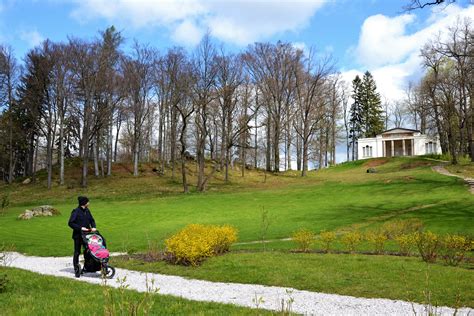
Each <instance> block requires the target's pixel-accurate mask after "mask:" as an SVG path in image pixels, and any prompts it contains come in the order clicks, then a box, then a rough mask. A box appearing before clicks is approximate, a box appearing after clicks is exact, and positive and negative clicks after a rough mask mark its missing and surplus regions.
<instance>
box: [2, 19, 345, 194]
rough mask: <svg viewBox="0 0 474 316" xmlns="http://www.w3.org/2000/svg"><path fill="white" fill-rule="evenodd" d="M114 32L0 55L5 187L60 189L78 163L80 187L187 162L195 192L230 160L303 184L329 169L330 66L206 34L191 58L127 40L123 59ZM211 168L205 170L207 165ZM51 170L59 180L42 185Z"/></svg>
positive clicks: (336, 101) (279, 47) (332, 130)
mask: <svg viewBox="0 0 474 316" xmlns="http://www.w3.org/2000/svg"><path fill="white" fill-rule="evenodd" d="M123 45H124V39H123V37H122V35H121V34H120V32H117V31H116V30H115V28H114V27H110V28H108V29H106V30H105V31H104V32H101V33H100V36H99V37H98V38H97V39H93V40H84V39H79V38H69V39H68V41H67V42H64V43H56V42H51V41H49V40H46V41H44V42H43V43H42V44H41V45H39V46H38V47H35V48H34V49H32V50H30V51H29V52H28V53H27V55H26V56H25V57H24V64H23V65H19V63H18V61H17V60H16V59H15V56H14V54H13V51H12V49H11V48H9V47H8V46H0V100H1V104H0V107H1V114H0V173H1V174H2V177H3V179H4V181H6V182H9V183H11V182H12V181H13V180H14V179H15V178H18V177H31V178H32V180H33V181H35V177H36V173H37V171H38V170H39V169H45V170H46V172H47V175H48V176H47V185H48V188H51V186H52V185H54V184H55V183H57V184H58V185H63V184H64V183H65V179H64V178H65V161H66V160H67V159H68V158H72V157H78V158H79V159H80V161H81V167H82V176H81V185H82V186H84V187H85V186H87V179H88V177H90V176H91V175H90V174H89V172H90V171H89V169H90V168H92V165H93V170H94V176H95V177H105V176H110V175H111V174H112V170H113V169H112V164H113V163H114V162H118V161H120V162H131V163H132V164H133V174H134V175H135V176H138V175H139V172H140V167H139V166H140V163H142V162H154V163H156V165H157V166H158V169H159V172H160V173H165V172H170V173H171V175H172V177H175V176H177V171H179V170H180V171H181V180H182V183H183V190H184V191H185V192H187V191H188V190H189V188H188V187H189V186H188V181H187V172H186V170H187V168H186V162H187V161H188V160H190V159H195V160H196V162H197V171H198V173H197V174H198V180H197V183H196V187H197V189H198V190H199V191H204V190H206V185H207V183H208V180H209V179H210V178H211V177H212V176H213V174H214V173H215V172H218V171H222V172H225V179H226V181H229V172H228V170H229V168H232V167H233V166H234V163H235V162H236V161H237V162H238V163H239V165H240V166H241V170H242V176H244V175H245V168H246V167H247V168H250V167H254V168H255V167H258V168H264V169H265V170H267V171H269V172H279V171H281V170H288V169H291V168H293V167H294V166H293V165H292V162H293V163H294V162H295V161H296V169H297V170H299V171H301V175H302V176H304V175H306V173H307V171H308V169H309V164H310V163H312V164H313V165H314V166H316V167H320V168H321V167H324V166H327V165H329V164H334V163H335V159H336V158H335V157H336V153H335V146H336V143H337V139H338V133H339V129H340V127H339V125H338V124H337V122H338V121H339V120H340V119H341V118H342V115H341V109H342V103H343V102H344V89H343V88H342V84H341V80H340V78H339V76H338V74H337V73H335V71H334V67H333V64H332V62H331V59H330V58H325V57H321V56H319V55H317V54H315V53H314V52H312V51H310V52H303V51H301V50H298V49H296V48H295V47H293V46H292V45H291V44H289V43H282V42H278V43H275V44H271V43H255V44H253V45H250V46H249V47H248V48H247V49H246V50H244V51H243V52H241V53H238V54H232V53H228V52H226V51H225V50H224V49H223V48H220V47H218V45H216V44H215V43H213V42H212V41H211V38H210V36H209V34H208V35H206V36H205V37H204V38H203V40H202V41H201V43H200V44H199V45H198V46H197V47H196V48H195V49H194V50H193V51H192V52H187V51H185V50H184V49H182V48H179V47H174V48H170V49H168V50H167V51H166V52H160V51H158V50H157V49H155V48H153V47H151V46H149V45H144V44H141V43H138V42H135V43H133V45H131V48H130V49H128V52H127V53H125V52H124V51H123ZM209 161H210V162H211V165H212V166H213V167H212V168H211V169H206V162H209ZM54 165H57V166H58V169H59V177H57V178H56V177H55V176H53V174H54V173H53V166H54Z"/></svg>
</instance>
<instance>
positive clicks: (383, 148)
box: [382, 140, 385, 157]
mask: <svg viewBox="0 0 474 316" xmlns="http://www.w3.org/2000/svg"><path fill="white" fill-rule="evenodd" d="M382 157H385V141H384V140H383V141H382Z"/></svg>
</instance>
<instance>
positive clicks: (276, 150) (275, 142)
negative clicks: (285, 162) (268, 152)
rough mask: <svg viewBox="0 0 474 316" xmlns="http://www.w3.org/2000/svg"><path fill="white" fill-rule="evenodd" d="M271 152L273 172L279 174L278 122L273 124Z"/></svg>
mask: <svg viewBox="0 0 474 316" xmlns="http://www.w3.org/2000/svg"><path fill="white" fill-rule="evenodd" d="M273 150H274V152H273V155H274V159H275V161H274V169H273V171H275V172H280V126H279V123H278V122H275V129H274V138H273Z"/></svg>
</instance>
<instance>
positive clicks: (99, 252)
mask: <svg viewBox="0 0 474 316" xmlns="http://www.w3.org/2000/svg"><path fill="white" fill-rule="evenodd" d="M82 240H83V242H84V245H85V250H84V267H83V268H82V271H81V274H84V273H85V272H96V271H101V273H102V276H103V277H106V278H109V279H111V278H113V276H114V275H115V268H114V267H112V266H110V265H109V255H110V254H109V251H108V250H107V247H106V243H105V239H104V237H103V236H102V235H101V234H100V233H99V231H97V230H95V231H87V232H86V231H84V232H83V233H82Z"/></svg>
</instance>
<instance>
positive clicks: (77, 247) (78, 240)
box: [72, 236, 83, 266]
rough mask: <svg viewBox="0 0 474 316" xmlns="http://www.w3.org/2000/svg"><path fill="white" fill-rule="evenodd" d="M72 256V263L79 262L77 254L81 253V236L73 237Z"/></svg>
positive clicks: (76, 263)
mask: <svg viewBox="0 0 474 316" xmlns="http://www.w3.org/2000/svg"><path fill="white" fill-rule="evenodd" d="M73 239H74V257H73V258H72V263H73V264H74V266H76V265H78V264H79V255H80V254H81V248H82V243H83V241H82V237H80V236H79V237H74V238H73Z"/></svg>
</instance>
